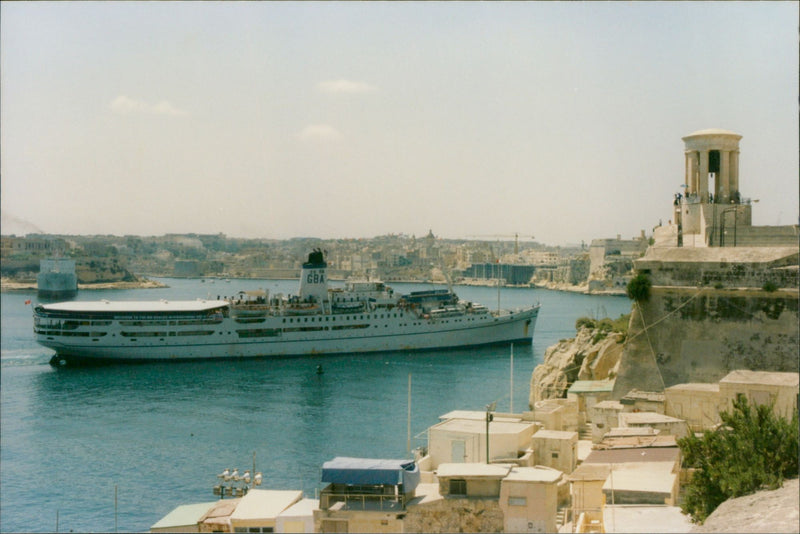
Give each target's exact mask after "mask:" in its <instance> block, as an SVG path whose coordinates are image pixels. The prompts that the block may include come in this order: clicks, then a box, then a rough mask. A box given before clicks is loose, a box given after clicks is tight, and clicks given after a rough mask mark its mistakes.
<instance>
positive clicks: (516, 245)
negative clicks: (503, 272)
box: [467, 232, 535, 254]
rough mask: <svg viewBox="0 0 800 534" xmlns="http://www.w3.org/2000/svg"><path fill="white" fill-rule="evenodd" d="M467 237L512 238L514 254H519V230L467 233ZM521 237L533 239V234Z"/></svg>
mask: <svg viewBox="0 0 800 534" xmlns="http://www.w3.org/2000/svg"><path fill="white" fill-rule="evenodd" d="M467 237H477V238H480V237H491V238H494V239H502V238H505V239H510V238H512V237H513V238H514V254H519V232H515V233H513V234H484V235H468V236H467ZM522 237H523V239H535V238H534V237H533V236H522Z"/></svg>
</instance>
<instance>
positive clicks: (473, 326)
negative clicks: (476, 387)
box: [36, 306, 539, 363]
mask: <svg viewBox="0 0 800 534" xmlns="http://www.w3.org/2000/svg"><path fill="white" fill-rule="evenodd" d="M538 312H539V308H538V306H537V307H532V308H528V309H524V310H520V311H516V312H510V313H507V314H504V315H499V316H496V315H492V314H485V315H483V316H478V317H456V318H447V319H436V320H431V319H422V318H418V317H413V316H411V315H408V316H407V317H403V316H402V314H401V317H399V318H398V317H378V318H374V319H371V320H370V321H363V320H361V319H360V318H359V317H363V316H359V315H352V316H348V315H345V316H338V317H336V319H338V320H339V324H338V325H337V326H332V323H331V322H330V319H332V318H333V317H330V316H329V317H328V319H329V321H328V323H327V325H325V324H326V323H324V322H322V321H323V319H324V317H316V318H311V319H312V321H311V323H308V322H306V319H309V318H301V317H296V318H293V319H292V323H290V326H287V323H286V322H285V321H286V318H285V317H283V318H267V319H265V320H264V321H263V322H261V323H259V324H257V325H255V327H249V328H243V325H242V323H241V322H237V321H236V320H235V319H234V318H226V319H224V320H222V321H221V322H219V324H217V325H214V326H213V328H208V329H206V330H205V331H204V333H203V335H202V336H191V335H185V336H180V335H179V336H171V335H168V333H167V332H164V334H165V335H164V337H153V336H152V327H151V329H150V331H147V330H144V328H147V327H140V328H142V330H141V331H139V333H140V334H141V336H138V335H137V333H136V332H137V331H136V328H135V327H134V328H131V327H128V328H127V332H123V331H121V330H118V329H115V328H114V327H111V328H109V329H107V330H106V331H105V332H104V333H103V335H102V336H97V337H93V336H92V335H91V334H92V332H88V331H87V332H86V333H87V334H89V335H87V336H70V337H68V338H64V337H61V336H55V335H47V333H37V334H36V337H37V341H38V342H39V343H40V344H42V345H44V346H46V347H49V348H51V349H53V350H54V351H55V352H56V356H55V357H54V360H55V361H57V362H58V363H72V362H76V363H77V362H84V363H85V362H93V361H94V362H113V361H117V362H142V361H176V360H204V359H226V358H259V357H260V358H267V357H290V356H311V355H334V354H353V353H373V352H393V351H425V350H446V349H456V348H466V347H477V346H483V345H495V344H507V343H520V344H523V343H531V341H532V336H533V331H534V327H535V324H536V318H537V316H538ZM378 315H396V314H378ZM314 319H316V320H317V321H320V322H319V323H315V322H314ZM294 321H296V322H294ZM298 324H299V325H302V326H295V325H298ZM309 324H310V325H314V326H307V325H309ZM317 324H322V325H325V326H316V325H317ZM256 327H257V328H256ZM86 328H87V329H89V330H90V329H91V327H89V326H87V327H86ZM335 328H338V329H335ZM248 331H251V332H261V333H262V334H263V333H267V334H266V335H269V337H267V338H257V339H248V338H244V339H243V338H242V333H243V332H248ZM209 332H210V333H209ZM98 334H99V333H98ZM247 335H250V334H247Z"/></svg>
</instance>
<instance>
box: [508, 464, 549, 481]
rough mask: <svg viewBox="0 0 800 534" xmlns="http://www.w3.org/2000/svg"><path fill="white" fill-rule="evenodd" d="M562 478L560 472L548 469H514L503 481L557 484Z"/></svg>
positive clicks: (542, 467) (538, 467)
mask: <svg viewBox="0 0 800 534" xmlns="http://www.w3.org/2000/svg"><path fill="white" fill-rule="evenodd" d="M562 476H563V474H562V473H561V471H559V470H558V469H553V468H550V467H544V466H541V465H540V466H537V467H514V468H512V469H511V472H510V473H509V474H508V476H506V478H504V479H503V480H507V481H519V482H547V483H552V482H558V480H559V479H560V478H561V477H562Z"/></svg>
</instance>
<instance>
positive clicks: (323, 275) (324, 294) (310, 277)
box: [298, 249, 328, 303]
mask: <svg viewBox="0 0 800 534" xmlns="http://www.w3.org/2000/svg"><path fill="white" fill-rule="evenodd" d="M327 268H328V264H327V263H325V257H324V256H323V254H322V251H321V250H319V249H314V251H313V252H311V253H310V254H309V255H308V261H307V262H305V263H304V264H303V270H302V271H301V272H300V291H299V292H298V294H299V295H300V299H301V300H304V301H308V300H312V301H314V302H320V303H321V302H323V301H325V300H327V299H328V272H327Z"/></svg>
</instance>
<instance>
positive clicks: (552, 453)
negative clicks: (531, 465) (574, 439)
mask: <svg viewBox="0 0 800 534" xmlns="http://www.w3.org/2000/svg"><path fill="white" fill-rule="evenodd" d="M550 457H551V458H558V453H557V452H551V453H550Z"/></svg>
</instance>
